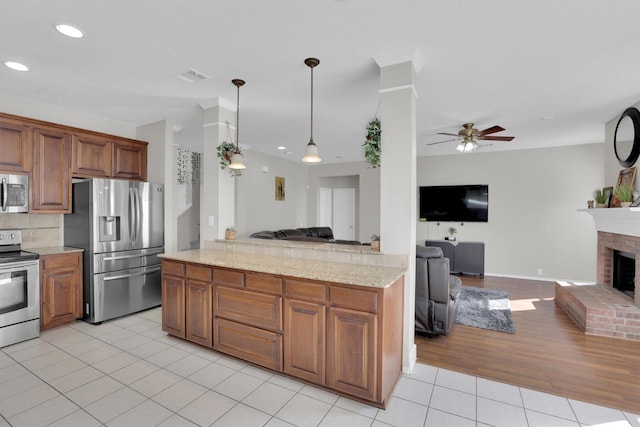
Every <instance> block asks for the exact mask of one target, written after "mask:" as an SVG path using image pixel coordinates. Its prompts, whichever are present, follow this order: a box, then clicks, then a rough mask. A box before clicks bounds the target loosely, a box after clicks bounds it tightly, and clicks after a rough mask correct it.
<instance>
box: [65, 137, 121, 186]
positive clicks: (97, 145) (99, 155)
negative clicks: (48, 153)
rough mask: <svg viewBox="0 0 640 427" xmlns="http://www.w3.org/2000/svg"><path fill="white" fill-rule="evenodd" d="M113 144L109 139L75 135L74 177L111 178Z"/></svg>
mask: <svg viewBox="0 0 640 427" xmlns="http://www.w3.org/2000/svg"><path fill="white" fill-rule="evenodd" d="M112 150H113V147H112V144H111V141H110V140H109V139H107V138H103V137H98V136H93V135H73V138H72V140H71V173H72V174H73V176H79V177H91V178H109V177H111V175H112V167H111V165H112Z"/></svg>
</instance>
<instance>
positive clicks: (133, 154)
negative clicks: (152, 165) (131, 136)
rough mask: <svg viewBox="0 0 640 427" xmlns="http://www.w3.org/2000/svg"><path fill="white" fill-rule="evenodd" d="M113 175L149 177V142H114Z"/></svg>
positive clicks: (139, 178) (134, 177) (138, 177)
mask: <svg viewBox="0 0 640 427" xmlns="http://www.w3.org/2000/svg"><path fill="white" fill-rule="evenodd" d="M113 177H114V178H125V179H138V180H141V181H145V180H146V179H147V144H146V143H140V142H137V141H135V142H134V141H124V140H122V141H114V142H113Z"/></svg>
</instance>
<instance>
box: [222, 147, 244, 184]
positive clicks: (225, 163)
mask: <svg viewBox="0 0 640 427" xmlns="http://www.w3.org/2000/svg"><path fill="white" fill-rule="evenodd" d="M235 152H236V146H235V145H233V144H232V143H230V142H226V141H223V142H221V143H220V145H218V159H219V161H220V169H222V170H225V169H227V168H229V164H230V163H231V156H232V155H233V153H235ZM229 174H230V175H231V176H240V175H242V169H229Z"/></svg>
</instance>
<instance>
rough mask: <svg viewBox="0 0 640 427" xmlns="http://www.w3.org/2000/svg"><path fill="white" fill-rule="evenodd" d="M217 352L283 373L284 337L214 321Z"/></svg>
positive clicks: (249, 327)
mask: <svg viewBox="0 0 640 427" xmlns="http://www.w3.org/2000/svg"><path fill="white" fill-rule="evenodd" d="M213 331H214V332H213V333H214V339H213V342H214V343H215V344H214V346H213V348H214V349H215V350H217V351H221V352H223V353H227V354H230V355H232V356H236V357H239V358H241V359H243V360H247V361H249V362H253V363H255V364H257V365H261V366H265V367H267V368H271V369H275V370H278V371H282V335H280V334H277V333H275V332H270V331H265V330H262V329H258V328H254V327H251V326H247V325H242V324H240V323H236V322H231V321H228V320H225V319H218V318H216V319H214V321H213Z"/></svg>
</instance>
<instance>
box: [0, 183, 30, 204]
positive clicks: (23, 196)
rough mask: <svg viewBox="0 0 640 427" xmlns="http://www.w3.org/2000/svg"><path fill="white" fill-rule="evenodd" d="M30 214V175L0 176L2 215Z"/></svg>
mask: <svg viewBox="0 0 640 427" xmlns="http://www.w3.org/2000/svg"><path fill="white" fill-rule="evenodd" d="M17 212H29V175H12V174H0V213H17Z"/></svg>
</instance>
